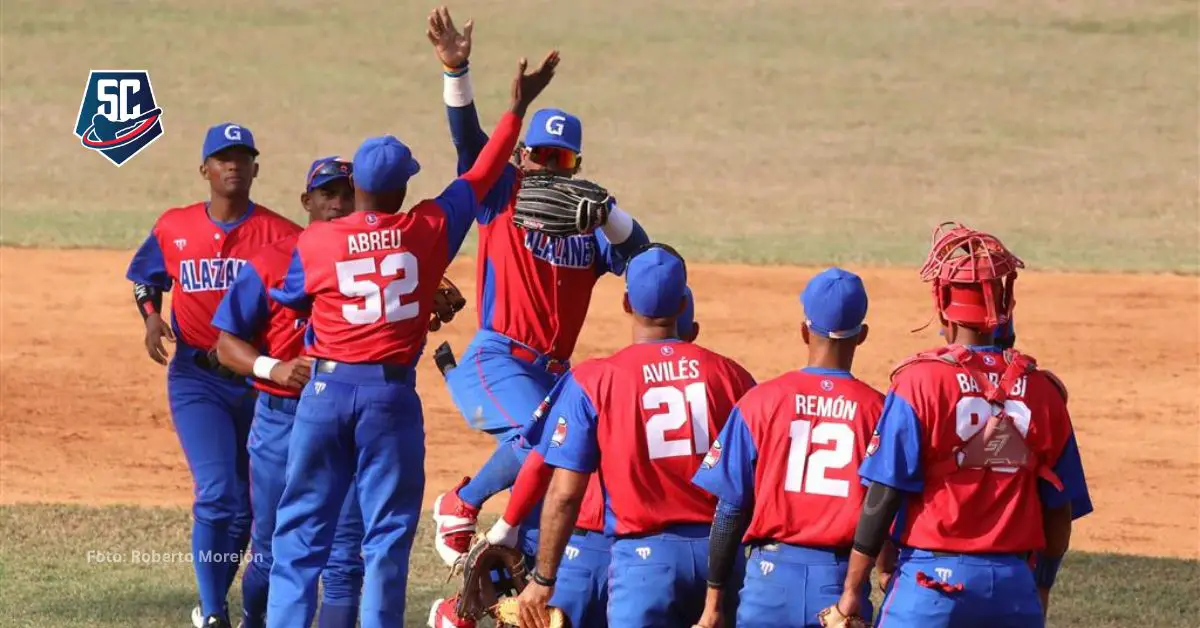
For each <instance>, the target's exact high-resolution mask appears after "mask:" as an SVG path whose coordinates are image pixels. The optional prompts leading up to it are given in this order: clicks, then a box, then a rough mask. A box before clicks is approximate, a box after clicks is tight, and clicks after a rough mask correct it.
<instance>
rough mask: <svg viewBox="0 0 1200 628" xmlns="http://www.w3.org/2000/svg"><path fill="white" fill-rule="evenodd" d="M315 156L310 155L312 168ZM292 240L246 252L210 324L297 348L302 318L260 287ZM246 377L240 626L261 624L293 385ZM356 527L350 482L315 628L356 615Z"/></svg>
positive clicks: (282, 261) (284, 264)
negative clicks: (252, 402) (250, 393)
mask: <svg viewBox="0 0 1200 628" xmlns="http://www.w3.org/2000/svg"><path fill="white" fill-rule="evenodd" d="M321 163H322V161H321V160H318V162H317V163H316V164H314V168H313V171H316V167H317V166H319V165H320V164H321ZM332 180H333V177H326V178H323V179H321V180H319V181H314V182H310V183H309V185H308V189H309V191H312V189H314V188H315V187H319V185H324V184H325V183H328V182H330V181H332ZM313 183H316V184H317V185H313ZM297 240H298V237H289V238H286V239H284V240H280V241H278V242H276V243H274V244H271V245H269V246H267V247H266V248H264V249H263V250H262V251H260V252H259V253H258V254H257V255H255V256H254V257H252V258H251V259H250V260H248V261H247V262H246V264H245V265H244V266H243V267H242V270H241V272H240V273H238V276H237V278H236V279H234V282H233V286H232V287H231V288H230V289H229V291H228V292H227V293H226V294H225V298H224V299H223V300H222V301H221V304H220V306H219V307H218V308H217V313H216V315H215V316H214V317H213V326H214V327H216V328H217V329H220V330H222V331H225V332H227V333H229V334H232V335H234V336H237V337H238V338H241V339H242V340H245V341H246V342H249V343H251V344H252V345H255V346H257V347H258V349H259V351H260V352H261V353H262V354H263V355H267V356H270V357H273V358H276V359H278V360H284V361H286V360H292V359H295V358H297V357H299V356H301V355H303V354H304V334H305V330H306V329H307V327H308V318H307V316H306V315H305V314H303V313H301V312H297V311H296V310H292V309H289V308H286V307H283V306H282V305H280V304H279V303H278V302H276V301H275V300H274V299H272V298H271V297H270V295H269V294H268V291H269V289H271V288H279V287H280V286H282V284H283V279H284V277H285V276H286V274H287V270H288V266H289V265H290V264H291V260H292V254H293V253H294V252H295V250H296V242H297ZM251 384H252V385H253V386H254V387H255V388H257V389H258V390H259V395H258V403H257V405H256V406H255V410H254V422H253V424H252V425H251V427H250V438H249V443H248V445H247V450H248V452H249V455H250V506H251V510H252V511H253V513H254V521H253V526H252V528H251V544H250V550H251V553H250V560H249V562H248V564H247V565H246V569H245V570H244V571H243V573H242V625H243V626H244V628H261V627H262V626H265V625H266V624H265V617H266V611H267V592H268V585H269V581H270V574H271V566H272V565H273V564H274V562H275V558H274V554H273V552H272V550H271V537H272V535H273V534H274V532H275V511H276V509H277V508H278V507H279V500H280V497H281V496H282V494H283V488H284V473H285V469H286V465H287V458H288V440H289V439H290V437H291V433H292V423H293V421H294V420H295V415H296V406H297V404H298V402H299V399H300V391H299V390H295V389H291V388H285V387H282V386H279V385H278V384H275V383H274V382H271V381H270V380H263V379H258V378H251ZM362 529H363V523H362V513H361V511H360V510H359V507H358V499H357V493H356V491H354V490H351V491H349V492H348V493H347V495H346V499H345V502H344V504H343V506H342V512H341V517H340V519H339V520H338V522H337V532H336V533H335V536H334V540H333V546H332V550H331V552H330V555H329V562H328V563H327V564H326V565H325V570H324V571H322V572H321V584H322V588H321V590H322V602H321V608H322V611H321V615H322V617H321V620H320V622H319V625H320V626H321V627H322V628H334V627H333V626H332V624H336V622H330V621H329V619H328V618H330V617H334V616H337V617H348V618H349V625H350V626H351V628H352V626H353V624H354V621H355V618H356V617H357V616H358V596H359V592H360V591H361V590H362V580H363V564H362V550H361V548H362ZM340 625H341V624H339V626H340Z"/></svg>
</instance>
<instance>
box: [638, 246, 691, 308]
mask: <svg viewBox="0 0 1200 628" xmlns="http://www.w3.org/2000/svg"><path fill="white" fill-rule="evenodd" d="M687 290H688V286H687V269H686V268H685V267H684V265H683V260H682V259H681V258H680V257H679V256H678V255H676V254H674V253H672V252H671V251H668V250H666V249H664V248H661V247H657V246H652V247H650V248H648V249H646V250H645V251H642V252H641V253H638V254H637V255H635V256H634V257H633V259H631V260H629V264H628V266H627V267H626V269H625V293H626V296H627V297H628V298H629V306H630V307H631V308H633V311H634V312H637V313H638V314H641V315H642V316H648V317H651V318H660V317H665V316H677V315H679V314H680V310H679V306H680V302H681V301H682V300H683V297H684V295H685V294H686V293H687Z"/></svg>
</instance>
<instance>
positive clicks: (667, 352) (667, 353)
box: [659, 347, 675, 355]
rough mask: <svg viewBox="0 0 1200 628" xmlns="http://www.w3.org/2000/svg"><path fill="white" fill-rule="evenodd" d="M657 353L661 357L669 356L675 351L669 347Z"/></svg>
mask: <svg viewBox="0 0 1200 628" xmlns="http://www.w3.org/2000/svg"><path fill="white" fill-rule="evenodd" d="M659 351H660V352H661V353H662V354H663V355H671V354H673V353H675V350H674V349H672V348H671V347H663V348H662V349H659Z"/></svg>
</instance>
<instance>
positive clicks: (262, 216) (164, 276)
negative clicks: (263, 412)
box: [126, 122, 300, 626]
mask: <svg viewBox="0 0 1200 628" xmlns="http://www.w3.org/2000/svg"><path fill="white" fill-rule="evenodd" d="M257 157H258V149H257V148H255V146H254V136H253V134H251V132H250V129H247V128H245V127H243V126H241V125H239V124H234V123H232V122H226V123H222V124H218V125H216V126H214V127H212V128H210V129H208V132H207V133H206V134H205V137H204V146H203V149H202V152H201V155H200V176H201V177H203V178H204V179H206V180H207V181H208V186H209V191H210V198H209V200H208V201H204V202H199V203H193V204H191V205H187V206H184V207H177V208H174V209H170V210H167V211H166V212H165V213H164V214H163V215H162V216H160V217H159V219H158V221H157V222H156V223H155V224H154V228H153V229H151V231H150V236H149V237H147V238H146V241H145V242H143V243H142V246H141V247H140V248H138V250H137V253H135V254H134V256H133V260H132V261H131V262H130V264H129V270H128V271H127V272H126V277H127V278H128V279H129V280H130V281H132V282H133V284H134V286H133V294H134V300H135V301H136V302H137V308H138V312H140V313H141V315H142V318H143V319H144V321H145V326H146V337H145V344H146V352H147V353H148V354H149V355H150V358H151V359H152V360H154V361H155V362H158V363H159V364H167V359H168V355H167V351H166V349H165V348H164V346H163V339H164V338H165V339H166V340H167V341H169V342H175V343H176V345H175V355H174V356H171V359H170V365H169V366H168V369H167V398H168V402H169V404H170V408H171V420H172V422H173V423H174V425H175V431H176V433H177V434H178V435H179V442H180V444H181V445H182V446H183V453H184V456H185V457H186V458H187V462H188V468H189V469H190V470H191V473H192V481H193V483H194V486H195V495H194V502H193V505H192V515H193V518H194V523H193V526H192V558H193V561H192V564H193V565H194V568H195V570H196V585H197V589H198V590H199V597H200V605H199V608H198V609H197V610H194V611H193V612H192V622H193V624H194V625H197V626H225V625H227V623H228V617H227V615H228V611H227V609H226V601H225V596H226V594H227V593H228V591H229V586H230V584H232V583H233V578H234V577H235V576H236V574H237V569H238V563H239V558H240V556H241V553H242V551H243V550H244V549H245V547H246V542H247V540H248V537H249V532H250V530H249V528H250V505H249V495H248V494H247V486H248V482H247V469H246V462H247V458H246V448H245V443H246V436H247V433H248V432H249V429H250V419H251V417H252V416H253V414H254V398H255V395H254V390H253V389H252V388H250V387H249V386H248V385H247V384H246V380H245V378H244V377H242V376H240V375H238V374H236V373H234V372H232V371H230V370H229V369H226V368H223V367H222V366H221V365H220V363H219V362H218V361H217V359H216V355H215V353H214V352H213V347H214V346H215V345H216V342H217V330H216V329H214V328H213V326H212V318H213V313H214V312H215V311H216V309H217V304H218V303H220V301H221V297H222V296H223V295H224V294H225V291H226V290H227V289H228V288H229V286H230V284H232V283H233V280H234V277H236V276H237V274H238V271H239V269H240V268H241V267H242V265H243V264H244V263H245V260H246V259H247V258H249V257H250V256H251V255H253V254H254V253H255V252H256V251H258V250H259V249H261V248H262V247H264V246H266V245H267V244H270V243H272V242H275V241H277V240H280V239H282V238H286V237H289V236H293V235H295V234H296V233H298V232H299V231H300V227H299V226H298V225H296V224H295V223H293V222H292V221H290V220H288V219H287V218H284V217H283V216H280V215H279V214H276V213H275V212H273V211H271V210H269V209H267V208H266V207H262V206H260V205H257V204H256V203H254V202H253V201H251V200H250V186H251V184H252V183H253V182H254V178H255V176H257V174H258V163H257V162H256V158H257ZM172 289H174V290H175V296H174V298H173V299H172V300H171V323H170V325H167V323H166V322H165V321H163V318H162V297H163V293H164V292H167V291H170V290H172Z"/></svg>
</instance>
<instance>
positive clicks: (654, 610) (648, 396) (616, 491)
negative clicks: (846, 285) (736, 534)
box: [545, 255, 754, 626]
mask: <svg viewBox="0 0 1200 628" xmlns="http://www.w3.org/2000/svg"><path fill="white" fill-rule="evenodd" d="M638 257H639V258H640V257H641V256H640V255H639V256H638ZM678 302H679V301H678V300H677V299H676V300H675V303H678ZM635 307H636V306H635ZM753 385H754V380H753V378H752V377H751V376H750V374H749V373H747V372H746V370H745V369H744V368H742V367H741V366H740V365H738V364H737V363H736V362H734V361H733V360H731V359H729V358H726V357H724V356H722V355H719V354H717V353H714V352H712V351H709V350H707V349H704V348H703V347H700V346H699V345H695V344H691V343H686V342H681V341H663V342H646V343H639V344H635V345H632V346H630V347H627V348H625V349H622V350H621V351H619V352H617V353H616V354H614V355H612V356H610V357H608V358H602V359H594V360H588V361H586V362H583V363H582V364H580V365H578V366H576V367H575V368H574V369H572V371H571V373H570V374H569V375H568V376H567V377H566V378H565V379H564V381H563V382H562V384H561V385H560V386H559V389H558V391H557V398H556V400H555V401H554V404H553V406H551V408H550V411H549V413H548V414H547V416H548V417H549V421H550V423H551V424H552V425H553V432H552V434H551V437H550V441H549V445H548V449H547V450H546V456H545V462H546V464H548V465H550V466H553V467H559V468H564V469H569V470H571V471H575V472H579V473H593V472H597V473H598V475H599V478H600V482H601V486H602V488H603V496H604V505H605V521H604V529H605V533H606V534H608V535H610V536H612V537H613V538H614V541H613V544H612V559H611V560H612V562H611V566H610V570H609V603H608V623H609V625H611V626H681V625H690V623H691V622H694V621H695V620H697V619H699V617H700V613H701V611H702V610H703V608H704V597H705V590H706V584H705V581H706V579H707V574H708V530H709V526H710V524H711V522H712V516H713V509H714V507H715V506H716V502H717V500H716V498H715V497H713V496H712V495H710V494H709V493H707V492H705V491H703V490H701V489H699V488H698V487H696V486H694V485H692V483H691V478H692V476H693V475H694V474H695V472H696V470H697V469H698V468H699V467H700V463H701V460H702V459H703V458H704V455H705V452H706V451H707V450H708V448H709V445H710V441H711V440H712V438H714V437H715V436H716V434H717V433H719V432H720V430H721V429H722V427H723V426H724V424H725V419H726V417H728V416H729V414H730V412H731V411H732V410H733V406H734V404H735V403H736V402H737V400H738V399H739V398H740V397H741V396H742V395H743V394H744V393H745V392H746V391H747V390H749V389H750V388H751V387H752V386H753Z"/></svg>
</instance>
